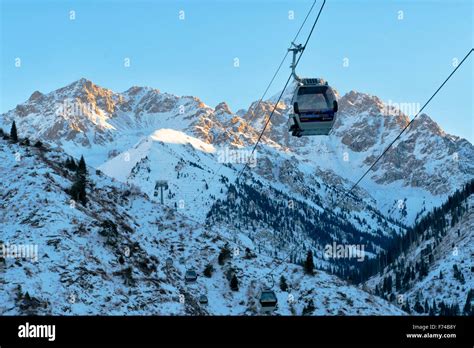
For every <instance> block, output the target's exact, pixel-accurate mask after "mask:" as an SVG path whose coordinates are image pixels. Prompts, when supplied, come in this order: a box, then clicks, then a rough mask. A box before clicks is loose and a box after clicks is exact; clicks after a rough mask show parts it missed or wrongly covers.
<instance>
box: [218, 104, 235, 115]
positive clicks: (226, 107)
mask: <svg viewBox="0 0 474 348" xmlns="http://www.w3.org/2000/svg"><path fill="white" fill-rule="evenodd" d="M214 110H215V111H216V112H223V113H226V114H232V111H231V110H230V108H229V105H227V103H226V102H221V103H219V104H217V105H216V107H215V109H214Z"/></svg>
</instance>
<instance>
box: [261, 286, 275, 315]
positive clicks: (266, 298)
mask: <svg viewBox="0 0 474 348" xmlns="http://www.w3.org/2000/svg"><path fill="white" fill-rule="evenodd" d="M259 302H260V307H261V311H262V313H271V312H273V311H274V310H275V308H276V306H277V304H278V299H277V297H276V295H275V292H274V291H273V290H263V291H262V292H261V294H260V301H259Z"/></svg>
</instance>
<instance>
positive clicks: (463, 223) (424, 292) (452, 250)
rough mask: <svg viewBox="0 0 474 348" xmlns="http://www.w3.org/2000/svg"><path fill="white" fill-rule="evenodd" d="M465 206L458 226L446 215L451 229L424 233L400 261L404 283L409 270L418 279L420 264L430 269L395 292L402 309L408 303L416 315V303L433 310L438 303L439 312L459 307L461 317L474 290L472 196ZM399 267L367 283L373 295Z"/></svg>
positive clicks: (393, 267)
mask: <svg viewBox="0 0 474 348" xmlns="http://www.w3.org/2000/svg"><path fill="white" fill-rule="evenodd" d="M464 205H465V207H466V209H467V211H465V212H464V213H462V216H461V218H459V220H458V221H456V222H455V223H452V216H451V215H450V214H446V220H447V224H448V227H447V228H446V231H445V232H443V233H442V234H441V236H433V235H432V234H430V231H425V232H424V233H423V235H422V236H419V238H418V239H417V240H416V241H415V242H414V244H413V245H412V246H411V247H410V249H409V250H408V251H407V252H405V253H404V256H403V257H402V258H400V259H399V260H398V261H397V263H396V265H398V264H399V265H401V270H402V272H401V273H400V274H401V279H402V282H403V281H404V280H403V273H404V272H403V270H404V269H406V267H412V269H416V272H415V274H416V276H418V275H419V273H420V272H421V271H420V269H419V265H420V262H424V263H426V264H427V265H428V269H427V271H426V275H424V276H423V277H421V279H420V278H417V279H415V281H414V282H410V283H409V285H408V287H406V286H404V283H402V286H401V289H399V290H395V292H396V298H397V302H398V304H399V306H403V305H404V304H405V303H406V302H408V303H409V305H410V307H411V310H412V311H414V308H413V306H414V305H415V303H416V302H419V303H420V304H421V305H422V306H423V307H424V306H425V301H427V302H428V304H429V306H431V307H432V304H433V301H435V302H436V304H437V306H438V308H437V310H439V304H440V303H441V302H443V303H444V304H445V305H447V306H451V305H456V304H457V305H458V306H459V307H458V310H459V311H460V313H462V310H463V306H464V304H465V302H466V299H467V296H468V293H469V291H473V289H474V276H473V270H474V261H473V260H474V259H473V255H474V235H473V231H474V210H473V208H474V196H472V195H471V196H470V197H469V198H468V199H467V201H466V202H465V204H464ZM396 265H390V266H389V267H388V268H387V269H385V271H384V272H383V274H380V275H377V276H375V277H373V278H371V279H370V280H368V281H367V282H366V286H367V287H368V288H370V289H372V291H374V289H375V287H376V286H378V287H379V289H381V288H382V286H383V279H384V278H387V277H388V276H391V277H392V279H396V276H395V269H396V268H397V266H396ZM417 265H418V266H417ZM415 314H416V313H415ZM422 314H423V313H422ZM424 314H425V315H426V314H428V312H425V313H424Z"/></svg>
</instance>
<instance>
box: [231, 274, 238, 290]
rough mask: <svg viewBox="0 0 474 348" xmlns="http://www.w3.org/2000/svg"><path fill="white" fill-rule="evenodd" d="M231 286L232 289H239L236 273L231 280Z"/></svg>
mask: <svg viewBox="0 0 474 348" xmlns="http://www.w3.org/2000/svg"><path fill="white" fill-rule="evenodd" d="M230 288H231V290H232V291H239V280H238V279H237V277H236V275H235V274H234V275H233V276H232V279H231V280H230Z"/></svg>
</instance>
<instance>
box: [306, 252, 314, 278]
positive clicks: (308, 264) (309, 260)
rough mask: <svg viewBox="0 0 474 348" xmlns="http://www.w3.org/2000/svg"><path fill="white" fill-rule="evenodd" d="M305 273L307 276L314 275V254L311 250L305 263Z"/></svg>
mask: <svg viewBox="0 0 474 348" xmlns="http://www.w3.org/2000/svg"><path fill="white" fill-rule="evenodd" d="M304 271H305V273H306V274H310V275H313V274H314V261H313V252H312V251H311V250H309V251H308V254H307V255H306V261H305V262H304Z"/></svg>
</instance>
